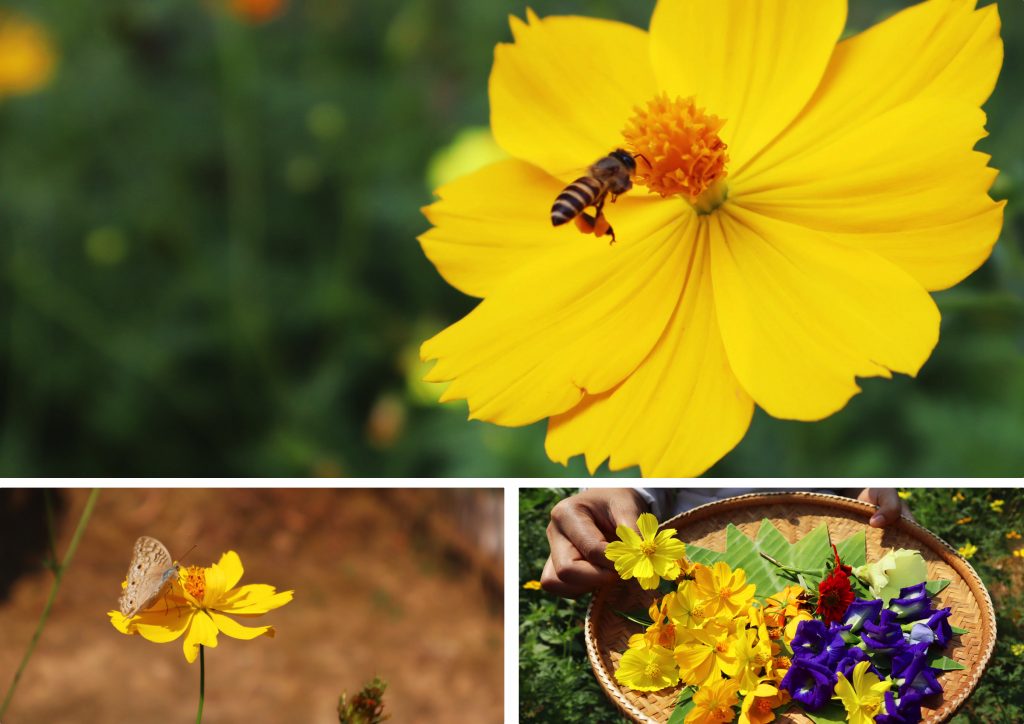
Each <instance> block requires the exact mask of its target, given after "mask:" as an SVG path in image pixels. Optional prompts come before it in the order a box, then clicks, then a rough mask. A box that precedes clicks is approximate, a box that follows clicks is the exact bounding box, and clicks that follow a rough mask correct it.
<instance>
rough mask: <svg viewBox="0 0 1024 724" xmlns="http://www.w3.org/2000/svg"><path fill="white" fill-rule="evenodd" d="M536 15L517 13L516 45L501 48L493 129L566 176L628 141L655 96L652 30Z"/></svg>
mask: <svg viewBox="0 0 1024 724" xmlns="http://www.w3.org/2000/svg"><path fill="white" fill-rule="evenodd" d="M528 18H529V21H530V23H529V25H527V24H526V23H524V22H523V21H521V20H519V19H517V18H512V19H511V25H512V34H513V36H514V38H515V43H514V44H502V45H499V46H498V47H497V48H496V49H495V52H494V69H493V70H492V72H491V80H490V99H491V130H492V131H493V132H494V139H495V140H496V141H497V142H498V144H499V145H500V146H501V147H502V148H504V149H505V150H506V151H508V153H509V154H510V155H512V156H515V157H516V158H519V159H522V160H524V161H529V162H530V163H532V164H534V165H536V166H538V167H540V168H542V169H544V170H546V171H549V172H551V173H553V174H556V175H564V174H566V173H571V171H572V170H573V169H576V170H579V169H582V168H583V167H586V166H588V165H589V164H591V163H593V162H594V161H595V160H597V159H598V158H599V157H601V156H604V155H605V154H607V153H608V152H609V151H611V150H613V149H614V148H616V146H618V145H619V144H621V143H622V128H623V127H624V126H625V125H626V119H627V118H629V116H630V115H631V114H632V111H633V106H634V105H638V104H640V103H643V102H645V101H647V100H648V99H649V98H651V97H653V96H654V93H655V89H656V87H655V83H654V74H653V73H652V71H651V68H650V63H649V59H648V58H649V56H648V45H647V33H646V32H644V31H643V30H640V29H639V28H635V27H633V26H631V25H625V24H623V23H617V22H611V21H608V20H597V19H593V18H582V17H551V18H545V19H544V20H540V19H538V18H537V17H536V16H535V15H533V13H532V12H531V13H528ZM570 180H571V179H570Z"/></svg>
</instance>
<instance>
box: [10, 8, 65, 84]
mask: <svg viewBox="0 0 1024 724" xmlns="http://www.w3.org/2000/svg"><path fill="white" fill-rule="evenodd" d="M56 64H57V57H56V52H55V51H54V48H53V43H52V42H51V41H50V36H49V34H48V33H47V32H46V29H45V28H44V27H43V26H42V25H39V24H38V23H36V22H33V21H32V20H29V19H28V18H24V17H21V16H19V15H15V14H13V13H7V12H0V97H2V96H4V95H15V94H21V93H31V92H32V91H35V90H38V89H40V88H42V87H43V86H44V85H46V84H47V83H49V82H50V78H52V77H53V69H54V66H55V65H56Z"/></svg>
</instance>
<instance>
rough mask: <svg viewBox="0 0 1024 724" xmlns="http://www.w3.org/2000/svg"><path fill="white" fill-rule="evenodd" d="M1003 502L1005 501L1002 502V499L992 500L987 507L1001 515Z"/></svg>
mask: <svg viewBox="0 0 1024 724" xmlns="http://www.w3.org/2000/svg"><path fill="white" fill-rule="evenodd" d="M1004 502H1006V501H1004V500H1003V499H1002V498H999V499H998V500H993V501H992V502H991V503H989V504H988V507H990V508H991V509H992V510H994V511H995V512H997V513H1002V512H1003V503H1004Z"/></svg>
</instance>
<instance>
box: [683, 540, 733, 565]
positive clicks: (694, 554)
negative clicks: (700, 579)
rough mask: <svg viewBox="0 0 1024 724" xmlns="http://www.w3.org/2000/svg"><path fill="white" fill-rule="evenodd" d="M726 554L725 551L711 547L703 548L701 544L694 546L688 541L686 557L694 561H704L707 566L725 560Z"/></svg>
mask: <svg viewBox="0 0 1024 724" xmlns="http://www.w3.org/2000/svg"><path fill="white" fill-rule="evenodd" d="M724 556H725V553H724V552H721V551H713V550H711V549H710V548H702V547H700V546H694V545H690V544H689V543H687V545H686V557H687V558H689V559H690V560H691V561H692V562H694V563H703V564H704V565H705V566H713V565H715V563H717V562H718V561H720V560H723V558H724Z"/></svg>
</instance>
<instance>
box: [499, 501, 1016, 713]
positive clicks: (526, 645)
mask: <svg viewBox="0 0 1024 724" xmlns="http://www.w3.org/2000/svg"><path fill="white" fill-rule="evenodd" d="M573 492H575V491H574V490H570V489H564V488H563V489H542V488H523V489H520V491H519V586H520V589H519V693H520V696H519V717H520V719H521V720H522V721H536V722H619V721H624V720H623V719H622V718H621V717H620V715H619V713H618V711H617V710H616V708H615V707H614V706H613V705H612V704H611V702H610V701H608V699H607V698H606V697H605V696H604V694H603V692H602V691H601V689H600V687H599V686H598V684H597V681H596V680H595V679H594V675H593V672H592V671H591V668H590V663H589V662H588V660H587V652H586V645H585V643H584V639H583V623H584V620H585V617H586V610H587V605H588V603H589V600H590V596H589V595H587V596H584V597H582V598H580V599H577V600H575V601H570V600H565V599H560V598H558V597H556V596H552V595H550V594H548V593H545V592H544V591H541V590H535V589H533V588H532V587H531V588H523V584H525V583H528V582H530V581H534V580H536V579H539V578H540V573H541V571H542V570H543V568H544V562H545V560H546V559H547V556H548V550H549V549H548V543H547V537H546V535H545V530H546V528H547V524H548V520H549V516H550V512H551V508H552V507H554V505H555V503H557V502H558V501H559V500H561V499H562V498H564V497H566V496H568V495H571V494H572V493H573ZM901 497H903V498H904V499H905V500H906V501H907V504H908V505H909V506H910V509H911V511H912V512H913V514H914V516H915V517H916V519H917V521H918V522H919V523H921V524H922V525H923V526H925V527H926V528H928V529H929V530H931V531H932V532H933V533H935V534H936V535H938V536H939V537H940V538H942V539H943V540H945V541H946V542H947V543H949V544H950V545H952V546H954V547H961V546H964V545H966V544H968V543H973V544H974V545H976V546H977V548H978V550H977V552H976V553H975V554H974V555H973V556H972V557H971V559H970V562H971V565H973V566H974V567H975V569H976V570H977V571H978V574H979V575H980V576H981V578H982V580H983V581H984V583H985V586H986V587H987V588H988V590H989V592H990V594H991V595H992V598H993V602H994V604H995V609H996V624H997V629H998V634H997V639H996V649H995V652H994V653H993V655H992V659H991V660H990V662H989V665H988V667H987V668H986V670H985V674H984V676H982V678H981V681H980V682H979V684H978V687H977V688H976V689H975V691H974V693H973V694H971V696H970V698H969V699H968V700H967V701H966V702H965V703H964V705H963V707H962V708H961V710H960V712H959V713H958V714H957V715H956V716H955V717H953V719H951V720H950V724H982V723H984V722H1017V721H1024V623H1022V622H1024V557H1021V556H1016V555H1013V551H1015V550H1021V551H1024V489H1021V488H998V489H987V488H963V489H957V488H907V489H904V490H903V491H901ZM999 500H1002V501H1003V502H1002V503H1001V504H997V501H999ZM964 518H969V519H970V520H967V521H965V522H960V521H963V519H964ZM1013 534H1017V535H1020V536H1021V537H1020V538H1017V537H1015V536H1014V535H1013Z"/></svg>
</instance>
